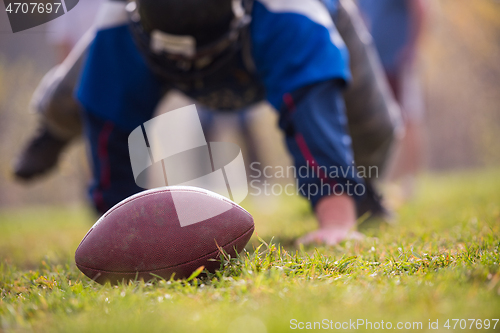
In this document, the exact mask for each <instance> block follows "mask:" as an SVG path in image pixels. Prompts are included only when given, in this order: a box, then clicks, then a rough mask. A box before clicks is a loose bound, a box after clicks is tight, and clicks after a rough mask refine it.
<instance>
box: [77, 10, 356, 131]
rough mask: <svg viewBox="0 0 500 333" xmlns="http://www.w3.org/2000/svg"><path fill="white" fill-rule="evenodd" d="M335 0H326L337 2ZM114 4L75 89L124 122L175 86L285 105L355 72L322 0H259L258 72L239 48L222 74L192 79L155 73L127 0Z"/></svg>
mask: <svg viewBox="0 0 500 333" xmlns="http://www.w3.org/2000/svg"><path fill="white" fill-rule="evenodd" d="M336 1H337V0H333V1H332V0H325V2H326V3H327V4H329V6H330V9H332V10H333V8H334V7H332V4H334V3H335V2H336ZM109 4H110V5H109V6H110V7H112V9H113V10H114V12H113V15H110V14H107V15H103V16H105V17H106V19H107V20H108V21H110V22H105V23H104V25H102V24H101V27H100V30H98V32H97V35H96V37H95V40H94V42H93V44H92V45H91V49H90V52H89V56H88V60H87V64H86V66H85V69H84V71H83V73H82V79H81V83H80V86H79V89H78V91H77V96H78V99H79V100H80V101H81V103H82V105H83V106H84V107H85V109H86V110H87V111H88V112H92V113H94V114H95V115H97V116H99V117H101V118H104V119H108V120H111V121H113V122H114V123H116V124H117V125H119V126H120V127H122V128H127V129H133V128H135V127H137V126H139V125H140V124H142V123H143V122H144V121H147V120H148V119H149V118H150V117H151V116H152V114H153V111H154V109H155V107H156V105H157V103H158V101H159V99H160V98H161V96H162V95H163V94H164V93H165V91H166V90H168V89H170V88H176V89H180V90H181V91H183V92H184V93H186V94H187V95H188V96H190V97H193V98H194V99H196V100H198V101H200V102H201V103H202V104H207V105H208V106H209V107H210V108H213V109H228V108H238V107H243V106H245V104H251V103H254V102H256V101H259V100H262V99H267V100H268V101H269V102H270V103H271V104H272V105H273V106H274V107H275V108H276V109H279V108H280V106H281V104H282V101H283V95H284V94H286V93H291V92H293V91H296V90H298V89H300V88H302V87H305V86H308V85H311V84H313V83H317V82H323V81H328V80H332V79H341V80H344V81H347V80H348V79H349V65H348V52H347V50H346V47H345V45H344V42H343V41H342V38H341V37H340V35H339V33H338V31H337V29H336V28H335V25H334V24H333V21H332V19H331V13H330V12H329V11H328V9H327V7H326V6H324V4H323V3H322V2H321V1H318V0H258V1H255V4H254V7H253V12H252V23H251V26H250V36H251V46H252V57H253V60H254V63H255V66H256V72H255V73H250V72H248V70H246V68H245V66H244V65H243V61H242V60H241V54H240V55H237V56H236V57H235V59H233V60H232V61H231V62H229V63H228V64H227V65H226V66H225V67H224V68H222V69H220V70H219V72H218V73H216V75H213V76H212V77H207V78H206V79H205V80H204V82H201V83H200V82H197V83H196V84H193V85H188V86H186V85H185V84H177V83H176V82H163V81H162V80H161V79H159V78H157V77H155V75H154V74H153V73H152V71H151V70H150V69H149V68H148V65H147V64H146V61H145V60H144V58H143V56H142V55H141V53H140V52H139V50H138V49H137V47H136V45H135V42H134V40H133V38H132V36H131V33H130V31H129V28H128V22H127V16H126V15H125V14H124V13H125V8H124V5H123V4H122V3H118V2H109ZM120 11H122V12H123V13H120ZM220 96H222V98H221V97H220ZM227 101H237V103H227Z"/></svg>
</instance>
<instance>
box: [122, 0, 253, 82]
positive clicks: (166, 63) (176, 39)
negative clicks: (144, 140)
mask: <svg viewBox="0 0 500 333" xmlns="http://www.w3.org/2000/svg"><path fill="white" fill-rule="evenodd" d="M252 2H253V0H248V1H247V0H135V1H130V2H129V3H128V4H127V11H128V12H129V17H130V19H131V29H132V34H133V36H134V39H135V40H136V43H137V44H138V46H139V49H140V50H141V51H142V52H143V53H145V55H146V58H147V59H148V61H149V62H150V64H151V65H153V67H154V69H156V72H161V73H160V74H161V75H162V76H164V77H167V78H172V77H169V76H172V75H174V78H180V79H192V78H193V77H200V76H204V75H206V74H207V73H206V72H210V71H211V70H212V71H213V67H217V66H215V65H216V64H215V63H217V62H221V61H222V59H223V58H224V59H225V58H230V57H229V56H228V54H230V53H231V54H234V53H236V51H237V50H238V49H239V47H240V44H241V43H240V41H241V35H242V34H243V31H244V30H246V28H247V27H248V25H249V24H250V21H251V17H250V11H251V4H252ZM196 4H197V5H196ZM195 5H196V6H195ZM217 60H218V61H217ZM226 60H227V59H226ZM219 67H220V64H219Z"/></svg>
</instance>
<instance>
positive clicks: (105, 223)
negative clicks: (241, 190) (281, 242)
mask: <svg viewBox="0 0 500 333" xmlns="http://www.w3.org/2000/svg"><path fill="white" fill-rule="evenodd" d="M253 230H254V223H253V218H252V216H251V215H250V213H248V212H247V211H246V210H245V209H243V208H242V207H240V206H239V205H238V204H236V203H234V202H232V201H231V200H229V199H227V198H225V197H223V196H221V195H218V194H216V193H214V192H210V191H207V190H203V189H200V188H196V187H175V186H172V187H163V188H157V189H153V190H149V191H144V192H140V193H138V194H136V195H134V196H131V197H129V198H127V199H125V200H123V201H122V202H120V203H118V204H117V205H115V206H114V207H113V208H111V209H110V210H109V211H108V212H106V214H104V215H103V216H102V217H101V218H100V219H99V220H98V221H97V222H96V223H95V224H94V226H93V227H92V228H91V229H90V230H89V232H88V233H87V234H86V235H85V237H84V238H83V240H82V242H81V243H80V245H79V246H78V248H77V250H76V253H75V261H76V265H77V266H78V268H79V269H80V270H81V271H82V272H83V274H85V275H86V276H88V277H89V278H90V279H92V280H94V281H96V282H98V283H101V284H103V283H105V282H107V281H109V282H110V283H112V284H116V283H118V282H120V281H128V280H136V279H137V280H141V279H142V280H144V281H149V280H151V279H153V278H155V277H158V276H159V277H161V278H164V279H167V280H168V279H170V278H171V277H172V276H173V277H174V278H179V279H182V278H187V277H189V276H190V275H191V274H192V273H193V272H195V271H196V270H197V269H198V268H200V267H202V266H203V267H204V268H205V269H207V270H208V271H209V272H214V271H215V270H216V269H217V268H219V266H220V262H219V258H220V255H221V252H220V249H223V250H224V251H225V252H227V253H228V254H230V255H231V256H233V257H234V256H235V255H236V253H239V252H240V251H242V250H243V248H244V247H245V245H246V244H247V242H248V240H249V239H250V237H251V236H252V233H253Z"/></svg>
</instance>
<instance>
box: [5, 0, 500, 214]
mask: <svg viewBox="0 0 500 333" xmlns="http://www.w3.org/2000/svg"><path fill="white" fill-rule="evenodd" d="M428 3H429V7H430V8H429V10H430V13H429V15H430V17H429V21H428V26H427V31H426V36H425V38H424V39H423V41H422V42H423V45H422V48H421V55H420V59H419V71H420V75H421V80H422V83H423V88H424V92H425V100H426V115H425V126H426V134H425V156H426V162H425V164H426V169H427V170H429V171H431V172H433V171H446V170H451V169H464V168H485V167H491V166H498V165H499V164H500V149H499V147H500V1H498V0H429V1H428ZM46 29H47V28H46V27H44V26H41V27H37V28H34V29H31V30H29V31H26V32H21V33H17V34H15V35H14V34H12V32H11V30H10V28H9V26H8V21H7V16H6V14H5V12H3V11H0V156H1V158H0V207H3V208H6V207H12V206H21V205H25V204H68V203H78V202H81V201H82V199H83V198H84V196H85V190H84V188H85V184H86V182H87V179H88V168H87V165H86V160H85V153H84V148H83V144H82V143H81V142H79V143H76V144H74V145H73V147H72V149H70V150H69V151H68V152H67V153H66V154H65V155H64V156H63V159H62V164H61V165H60V167H59V169H58V172H57V174H51V175H49V176H48V177H46V178H44V179H43V180H41V181H39V182H37V183H35V184H34V185H29V186H26V185H23V184H17V183H15V182H14V181H13V179H12V176H11V174H10V173H11V171H10V168H11V164H12V161H13V159H14V158H15V156H16V154H17V153H18V152H19V150H20V149H21V148H22V146H23V144H24V143H25V141H26V140H27V139H28V138H29V136H30V135H31V134H32V133H33V131H34V130H35V128H36V117H35V116H34V115H32V114H30V113H29V111H28V110H29V101H30V98H31V94H32V93H33V91H34V89H35V87H36V85H37V84H38V82H39V81H40V79H41V78H42V76H43V74H44V73H45V72H47V71H48V69H50V67H51V66H52V65H54V64H55V61H56V56H55V52H54V50H51V48H50V46H49V45H47V43H46V42H45V41H46V34H47V31H46ZM49 33H50V32H49ZM252 120H253V122H254V126H253V127H254V129H255V131H256V134H257V137H258V140H257V141H258V142H260V143H261V144H260V146H261V147H262V148H264V149H265V150H267V151H265V153H263V162H264V163H266V164H271V165H275V164H279V163H280V160H281V159H283V160H285V161H286V162H281V163H282V164H285V163H287V162H288V159H287V158H286V155H285V154H284V152H283V147H282V146H281V145H279V144H275V143H274V142H275V141H276V139H277V138H278V140H277V141H278V142H279V137H280V134H279V133H278V131H277V130H276V129H275V127H276V126H275V124H276V116H275V114H273V112H272V111H271V110H270V109H269V108H268V107H264V108H262V109H261V110H258V111H256V114H255V117H253V118H252ZM269 142H273V144H272V145H271V150H273V152H270V151H269V150H270V146H269V144H268V143H269Z"/></svg>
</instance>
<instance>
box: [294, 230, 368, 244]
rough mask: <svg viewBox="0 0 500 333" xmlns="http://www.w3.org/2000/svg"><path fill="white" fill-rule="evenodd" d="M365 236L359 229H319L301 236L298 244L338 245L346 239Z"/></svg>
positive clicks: (356, 238) (357, 238) (358, 238)
mask: <svg viewBox="0 0 500 333" xmlns="http://www.w3.org/2000/svg"><path fill="white" fill-rule="evenodd" d="M364 237H365V236H364V235H363V234H361V233H359V232H357V231H351V230H340V229H336V228H329V229H319V230H316V231H313V232H310V233H308V234H307V235H305V236H304V237H301V238H299V239H298V240H297V241H296V242H295V243H296V245H300V244H303V245H314V244H316V245H327V246H332V245H337V244H339V243H340V242H342V241H344V240H361V239H363V238H364Z"/></svg>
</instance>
